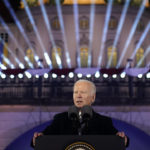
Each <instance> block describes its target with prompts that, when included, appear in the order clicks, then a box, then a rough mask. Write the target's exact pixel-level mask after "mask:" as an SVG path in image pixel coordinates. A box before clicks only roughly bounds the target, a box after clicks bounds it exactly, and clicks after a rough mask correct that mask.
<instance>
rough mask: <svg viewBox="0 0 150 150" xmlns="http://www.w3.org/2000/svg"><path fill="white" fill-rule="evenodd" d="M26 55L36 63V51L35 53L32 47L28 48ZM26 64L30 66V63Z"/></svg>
mask: <svg viewBox="0 0 150 150" xmlns="http://www.w3.org/2000/svg"><path fill="white" fill-rule="evenodd" d="M26 56H27V57H28V59H29V60H30V62H31V63H32V64H33V65H34V63H35V61H34V53H33V51H32V49H31V48H28V49H27V50H26ZM26 66H27V67H29V66H28V64H27V65H26Z"/></svg>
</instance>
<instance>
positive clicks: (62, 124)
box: [43, 111, 118, 135]
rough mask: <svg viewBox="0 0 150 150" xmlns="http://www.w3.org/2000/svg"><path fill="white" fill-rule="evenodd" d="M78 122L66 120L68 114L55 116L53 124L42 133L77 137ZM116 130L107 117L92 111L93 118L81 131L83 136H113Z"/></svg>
mask: <svg viewBox="0 0 150 150" xmlns="http://www.w3.org/2000/svg"><path fill="white" fill-rule="evenodd" d="M78 124H79V122H74V121H72V120H70V119H69V118H68V112H64V113H60V114H57V115H55V117H54V120H53V122H52V123H51V125H49V126H48V127H47V128H46V129H45V130H44V131H43V134H45V135H49V134H62V135H63V134H64V135H66V134H67V135H69V134H71V135H77V134H78V127H79V126H78ZM117 132H118V130H117V129H116V128H115V127H114V126H113V124H112V120H111V118H109V117H106V116H102V115H99V114H98V113H96V112H94V111H93V117H92V119H90V120H89V121H88V124H87V125H86V126H85V127H84V128H83V129H82V134H83V135H87V134H88V135H92V134H101V135H102V134H103V135H115V134H116V133H117Z"/></svg>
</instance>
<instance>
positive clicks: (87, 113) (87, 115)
mask: <svg viewBox="0 0 150 150" xmlns="http://www.w3.org/2000/svg"><path fill="white" fill-rule="evenodd" d="M81 115H82V120H83V121H86V122H87V121H89V120H90V119H91V118H92V116H93V111H92V107H91V106H88V105H86V106H83V107H82V108H81Z"/></svg>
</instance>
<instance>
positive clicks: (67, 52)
mask: <svg viewBox="0 0 150 150" xmlns="http://www.w3.org/2000/svg"><path fill="white" fill-rule="evenodd" d="M56 8H57V14H58V17H59V21H60V27H61V31H62V35H63V39H64V47H65V49H64V50H65V56H66V62H67V65H68V68H71V59H70V55H69V51H68V45H67V40H66V34H65V27H64V21H63V16H62V10H61V6H60V0H56Z"/></svg>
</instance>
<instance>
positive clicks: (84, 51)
mask: <svg viewBox="0 0 150 150" xmlns="http://www.w3.org/2000/svg"><path fill="white" fill-rule="evenodd" d="M80 63H81V67H88V47H81V48H80Z"/></svg>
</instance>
